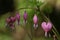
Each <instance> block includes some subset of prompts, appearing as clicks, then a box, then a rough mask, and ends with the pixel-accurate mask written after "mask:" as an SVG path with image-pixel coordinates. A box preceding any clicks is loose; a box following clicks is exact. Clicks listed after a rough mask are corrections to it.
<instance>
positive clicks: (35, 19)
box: [33, 14, 38, 24]
mask: <svg viewBox="0 0 60 40" xmlns="http://www.w3.org/2000/svg"><path fill="white" fill-rule="evenodd" d="M33 22H34V24H37V22H38V17H37V15H36V14H35V15H34V17H33Z"/></svg>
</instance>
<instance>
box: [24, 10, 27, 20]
mask: <svg viewBox="0 0 60 40" xmlns="http://www.w3.org/2000/svg"><path fill="white" fill-rule="evenodd" d="M27 16H28V15H27V13H26V11H25V12H24V15H23V18H24V20H25V21H26V20H27Z"/></svg>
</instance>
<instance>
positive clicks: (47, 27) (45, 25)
mask: <svg viewBox="0 0 60 40" xmlns="http://www.w3.org/2000/svg"><path fill="white" fill-rule="evenodd" d="M41 26H42V28H43V30H44V31H47V32H48V31H50V30H51V28H52V23H51V22H48V23H46V22H42V24H41Z"/></svg>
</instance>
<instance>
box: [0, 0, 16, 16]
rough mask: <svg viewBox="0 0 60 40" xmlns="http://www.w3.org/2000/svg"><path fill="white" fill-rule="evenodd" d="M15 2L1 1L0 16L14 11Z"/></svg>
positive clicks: (11, 0) (9, 0)
mask: <svg viewBox="0 0 60 40" xmlns="http://www.w3.org/2000/svg"><path fill="white" fill-rule="evenodd" d="M14 9H15V7H14V0H0V15H1V14H5V13H6V12H12V11H14Z"/></svg>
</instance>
